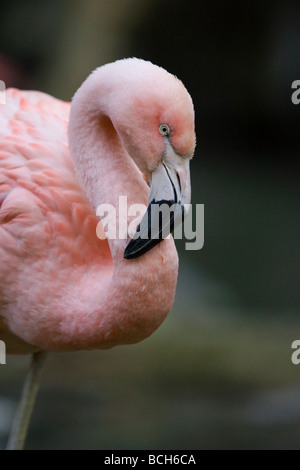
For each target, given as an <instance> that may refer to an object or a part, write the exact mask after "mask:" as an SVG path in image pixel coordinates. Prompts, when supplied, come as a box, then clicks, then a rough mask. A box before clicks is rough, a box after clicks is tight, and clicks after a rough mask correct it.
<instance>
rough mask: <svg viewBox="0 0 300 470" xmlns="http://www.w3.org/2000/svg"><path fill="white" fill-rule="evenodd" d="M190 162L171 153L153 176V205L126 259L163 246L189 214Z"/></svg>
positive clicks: (151, 199)
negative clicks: (157, 246) (165, 239)
mask: <svg viewBox="0 0 300 470" xmlns="http://www.w3.org/2000/svg"><path fill="white" fill-rule="evenodd" d="M190 197H191V189H190V171H189V159H187V158H182V157H179V156H178V155H176V154H175V152H174V151H173V152H167V154H166V156H165V158H164V160H163V161H162V162H160V163H159V165H158V167H157V169H156V170H155V171H154V172H153V173H152V183H151V187H150V193H149V205H148V208H147V211H146V213H145V214H144V216H143V218H142V220H141V222H140V224H139V226H138V227H137V230H136V233H135V235H134V236H133V238H132V239H131V240H130V242H129V243H128V245H127V247H126V249H125V252H124V258H126V259H132V258H137V257H138V256H141V255H143V254H144V253H146V252H147V251H149V250H150V249H151V248H153V247H154V246H156V245H157V244H158V243H160V242H161V241H162V240H163V239H164V238H166V237H167V236H168V235H169V234H170V233H172V232H173V230H174V229H175V227H177V226H178V225H180V224H181V223H182V221H183V219H184V217H185V215H186V211H185V206H184V204H189V203H190Z"/></svg>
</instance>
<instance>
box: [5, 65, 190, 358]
mask: <svg viewBox="0 0 300 470" xmlns="http://www.w3.org/2000/svg"><path fill="white" fill-rule="evenodd" d="M130 61H133V63H132V64H131V65H134V67H136V68H137V70H138V71H139V73H141V74H142V73H143V71H144V72H145V71H147V72H149V70H150V71H151V70H153V67H155V70H154V71H155V73H154V77H155V80H156V85H157V86H159V84H160V81H161V84H164V86H165V88H167V83H166V82H167V81H168V80H169V81H170V83H171V88H172V87H173V88H174V90H176V93H177V95H178V94H179V95H180V93H181V94H182V96H183V98H182V99H183V101H184V100H185V101H186V102H185V103H184V106H185V107H184V106H183V108H184V111H183V117H184V119H185V122H187V121H188V122H187V124H186V125H185V124H184V123H182V120H181V119H180V117H179V115H178V112H176V111H177V109H178V106H179V104H177V105H176V104H174V105H173V109H170V106H168V107H167V109H166V107H165V108H164V103H165V101H166V98H165V97H164V96H163V97H162V99H161V102H160V107H161V109H158V106H156V105H155V103H154V104H153V105H152V104H151V99H152V103H153V96H152V98H151V93H150V95H149V96H148V95H147V96H145V99H144V102H143V103H141V102H140V101H141V99H142V98H141V94H139V93H137V92H136V91H134V90H133V89H131V88H130V86H129V85H128V87H127V88H126V84H125V91H123V92H122V91H121V90H120V89H119V88H118V83H119V82H118V80H119V79H120V73H121V75H122V74H124V73H125V72H126V70H125V69H126V67H125V66H124V63H125V62H126V61H119V63H121V64H120V65H119V66H117V67H115V69H116V72H114V68H113V69H112V70H110V68H109V67H108V66H104V67H100V68H99V69H97V70H96V72H94V73H93V74H92V75H91V76H90V77H89V78H88V79H87V81H86V82H85V84H84V85H83V86H82V87H81V89H79V91H78V92H77V94H76V95H75V97H74V100H73V104H72V112H73V118H72V119H70V121H69V116H70V103H66V102H62V101H60V100H57V99H55V98H53V97H51V96H49V95H46V94H44V93H40V92H30V91H19V90H16V89H9V90H7V92H6V104H5V105H0V260H1V265H0V339H1V340H4V341H5V343H6V346H7V351H8V352H11V353H31V352H35V351H38V350H42V349H46V350H58V351H60V350H78V349H94V348H100V349H101V348H109V347H112V346H115V345H118V344H127V343H135V342H137V341H140V340H142V339H143V338H145V337H147V336H149V335H150V334H151V333H152V332H153V331H154V330H155V329H156V328H157V327H158V326H159V325H160V324H161V322H162V321H163V319H164V318H165V317H166V315H167V313H168V312H169V310H170V309H171V306H172V303H173V300H174V295H175V289H176V281H177V271H178V257H177V252H176V248H175V245H174V241H173V239H172V238H170V239H166V240H164V241H163V242H161V243H159V244H158V245H157V246H155V247H154V248H152V249H151V250H150V251H149V252H147V253H145V254H144V255H143V256H141V257H139V258H136V259H133V260H126V259H124V258H123V255H122V253H123V251H124V248H125V246H126V243H127V241H126V240H121V241H120V240H117V241H107V240H100V239H99V238H97V235H96V226H97V224H98V223H99V219H98V218H97V217H96V212H95V209H96V207H97V205H98V203H100V202H111V203H116V201H117V196H119V195H124V194H125V195H128V197H129V203H133V202H139V203H146V202H147V197H148V192H149V190H148V187H147V184H146V182H145V178H147V179H148V178H149V175H150V174H151V172H152V170H153V168H154V167H155V165H156V160H157V159H158V157H157V155H162V154H163V153H164V149H163V143H162V141H163V140H162V139H161V136H159V135H158V134H155V138H154V137H153V136H152V134H151V131H150V130H149V129H148V130H147V132H146V131H145V139H144V144H146V145H145V147H143V145H144V144H143V142H142V141H141V139H140V138H139V137H140V136H139V132H134V129H137V131H139V129H138V127H139V126H141V124H140V122H141V121H142V122H143V126H145V123H146V124H147V123H148V125H149V126H150V123H152V120H154V119H155V126H158V125H159V122H160V121H161V120H163V122H164V121H166V120H170V117H168V113H169V114H172V113H173V114H174V126H177V128H178V129H179V131H178V132H177V134H175V133H174V140H173V143H174V146H175V147H176V151H177V152H178V153H180V154H181V155H185V154H187V153H188V154H189V155H190V154H191V153H192V152H193V148H194V128H193V109H192V105H191V100H190V98H189V95H188V93H187V92H186V90H185V89H184V87H183V85H182V84H181V82H179V80H177V79H175V78H174V77H173V76H172V75H170V74H168V75H165V74H167V72H165V71H163V72H160V71H161V70H162V69H160V68H158V67H156V66H153V65H152V64H151V65H149V63H146V62H144V61H139V60H138V59H130V60H129V62H127V64H125V65H126V66H127V68H128V67H129V66H130ZM135 61H136V62H135ZM145 64H147V65H145ZM112 65H113V64H110V67H111V66H112ZM118 67H119V69H118ZM120 68H121V72H120ZM157 69H159V70H158V71H157ZM118 70H119V75H118ZM129 70H130V67H129ZM131 75H132V72H130V73H129V76H131ZM135 75H136V73H135ZM150 75H151V73H150ZM122 76H123V75H122ZM147 76H148V78H147V80H148V79H149V73H148V75H147ZM110 77H113V78H112V79H110ZM118 77H119V78H118ZM171 77H172V78H171ZM132 80H133V79H128V83H131V81H132ZM135 80H137V79H135ZM175 80H176V82H175ZM96 82H97V83H99V85H98V86H99V88H100V89H101V90H102V92H101V93H102V94H103V97H102V94H101V93H100V92H99V93H98V92H95V90H96V88H95V87H96V85H97V84H96ZM137 83H140V82H137ZM100 85H101V86H100ZM133 88H134V87H133ZM142 90H145V88H143V87H141V90H140V91H142ZM162 91H163V92H164V93H167V92H166V91H164V89H163V90H162ZM174 93H175V92H174V91H173V92H172V96H173V98H174V96H175V95H176V93H175V95H174ZM98 95H99V96H98ZM179 95H178V96H179ZM104 96H105V97H107V99H106V98H104ZM133 96H134V97H135V98H134V100H131V101H130V97H133ZM178 96H177V97H178ZM179 97H180V98H181V95H180V96H179ZM109 98H110V100H111V101H113V102H114V103H113V105H112V106H110V105H109V101H108V100H109ZM116 98H118V103H117V102H116ZM167 101H169V102H171V101H170V98H168V99H167ZM99 103H102V104H101V105H100V104H99ZM133 103H134V107H135V108H136V109H138V112H137V113H135V114H132V111H129V110H130V109H131V110H132V105H133ZM97 106H98V110H97V113H96V112H95V109H96V107H97ZM149 109H152V111H151V112H150V111H149ZM153 109H154V111H155V112H154V111H153ZM143 110H144V111H145V110H147V112H148V116H146V117H144V119H143V112H142V111H143ZM118 113H119V114H118ZM128 113H129V114H128ZM153 113H154V114H155V117H154V116H153ZM162 113H165V115H164V116H162ZM71 114H72V113H71ZM126 115H127V117H128V116H131V115H132V116H133V117H132V119H129V117H128V119H124V116H125V117H126ZM122 116H123V120H122ZM96 119H97V122H96ZM184 119H183V120H184ZM68 126H69V143H68ZM186 127H187V128H188V130H186ZM155 128H156V127H155ZM181 128H182V129H181ZM180 129H181V130H180ZM69 147H70V149H69ZM145 148H146V149H147V152H144V149H145ZM70 151H71V155H72V158H71V155H70ZM87 154H88V156H87ZM143 157H144V158H145V160H147V161H145V160H143ZM141 172H143V174H144V176H145V177H144V176H143V175H142V173H141Z"/></svg>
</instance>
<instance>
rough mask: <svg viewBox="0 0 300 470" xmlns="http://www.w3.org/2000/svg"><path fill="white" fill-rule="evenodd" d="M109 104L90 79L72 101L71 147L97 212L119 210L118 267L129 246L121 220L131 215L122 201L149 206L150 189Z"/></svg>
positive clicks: (111, 243) (113, 248)
mask: <svg viewBox="0 0 300 470" xmlns="http://www.w3.org/2000/svg"><path fill="white" fill-rule="evenodd" d="M99 72H100V71H98V73H99ZM94 75H97V73H95V72H94ZM107 95H108V97H109V93H107ZM107 101H108V100H107V96H106V93H105V88H104V90H103V91H102V93H99V81H97V80H95V77H94V76H93V75H92V76H90V77H89V78H88V79H87V80H86V82H84V84H83V85H82V86H81V87H80V89H79V90H78V91H77V93H76V95H75V97H74V99H73V102H72V106H71V115H70V122H69V146H70V151H71V156H72V158H73V161H74V164H75V170H76V173H77V176H78V178H79V181H80V183H81V185H82V187H83V189H84V191H85V194H86V196H87V198H88V199H89V202H90V204H91V205H92V207H93V209H94V210H95V211H96V210H97V208H98V207H99V206H100V205H101V204H105V205H107V204H109V205H110V207H112V208H114V209H115V210H116V227H115V228H116V235H117V236H116V239H112V238H109V239H108V242H109V246H110V250H111V254H112V257H113V260H114V264H117V263H119V262H120V261H121V260H122V259H123V254H124V250H125V247H126V245H127V243H128V240H127V238H126V239H124V237H123V238H121V239H120V238H119V224H120V219H121V218H122V219H124V217H126V219H125V220H127V214H126V213H124V212H123V213H120V211H119V198H120V196H122V197H123V198H124V197H126V203H127V207H130V206H131V205H132V204H136V203H140V204H144V205H147V200H148V191H149V188H148V186H147V184H146V182H145V180H144V178H143V176H142V173H141V172H140V171H139V169H138V168H137V166H136V165H135V163H134V162H133V160H132V159H131V157H130V156H129V155H128V153H127V152H126V150H125V148H124V146H123V144H122V142H121V140H120V138H119V136H118V134H117V132H116V130H115V128H114V126H113V123H112V121H111V120H110V117H109V103H108V102H107ZM124 208H125V206H124ZM127 223H130V219H128V221H127ZM122 226H124V220H122Z"/></svg>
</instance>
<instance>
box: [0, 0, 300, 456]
mask: <svg viewBox="0 0 300 470" xmlns="http://www.w3.org/2000/svg"><path fill="white" fill-rule="evenodd" d="M129 56H136V57H141V58H144V59H148V60H151V61H152V62H154V63H156V64H158V65H161V66H163V67H164V68H166V69H167V70H168V71H170V72H172V73H174V74H175V75H177V76H178V77H179V78H180V79H181V80H182V81H183V82H184V84H185V85H186V87H187V89H188V90H189V91H190V93H191V95H192V97H193V100H194V104H195V111H196V131H197V141H198V145H197V149H196V154H195V157H194V160H193V161H192V168H191V174H192V190H193V197H192V202H193V203H194V204H195V203H202V204H205V245H204V248H203V249H202V250H200V251H186V250H185V249H184V240H183V241H177V247H178V250H179V252H180V275H179V281H178V289H177V296H176V301H175V304H174V308H173V310H172V312H171V314H170V316H169V317H168V319H167V320H166V321H165V323H164V324H163V325H162V326H161V328H160V329H159V330H158V331H157V332H156V333H155V334H154V335H153V336H152V337H150V338H149V339H147V340H146V341H144V342H143V343H141V344H138V345H134V346H126V347H119V348H115V349H112V350H109V351H97V352H83V353H68V354H51V355H50V356H49V359H48V362H47V365H46V367H45V373H44V377H43V383H42V388H41V392H40V395H39V397H38V401H37V406H36V409H35V412H34V416H33V421H32V426H31V428H30V432H29V437H28V441H27V448H28V449H78V448H81V449H166V448H168V449H274V448H280V449H288V448H299V447H300V444H299V442H300V365H299V366H295V365H293V364H292V362H291V354H292V349H291V343H292V341H293V340H295V339H300V318H299V308H300V288H299V265H300V221H299V182H300V176H299V155H300V139H299V121H300V105H299V106H295V105H293V104H292V102H291V95H292V91H293V90H292V89H291V84H292V82H293V81H294V80H300V5H299V1H298V0H266V1H264V2H261V1H258V0H239V1H238V0H226V1H225V0H190V1H189V2H182V1H180V0H172V1H171V0H163V1H161V0H143V1H142V2H141V1H139V0H111V1H106V0H72V1H70V0H43V1H40V0H26V1H23V0H22V1H21V0H9V1H8V0H2V2H1V14H0V79H1V80H3V81H4V82H5V83H6V84H7V86H16V87H19V88H24V89H39V90H42V91H44V92H47V93H50V94H53V95H55V96H56V97H58V98H61V99H64V100H70V99H71V97H72V95H73V94H74V92H75V90H76V89H77V88H78V87H79V85H80V84H81V82H82V81H83V80H84V79H85V78H86V76H87V75H88V74H89V72H90V71H91V70H93V69H94V68H96V67H97V66H99V65H101V64H104V63H106V62H110V61H114V60H116V59H119V58H123V57H129ZM28 360H29V358H28V357H13V356H8V358H7V365H6V366H4V365H2V366H0V448H2V447H3V446H4V444H5V441H6V439H7V433H8V429H9V427H10V424H11V420H12V416H13V412H14V409H15V406H16V402H17V399H18V397H19V394H20V389H21V384H22V381H23V378H24V375H25V372H26V369H27V365H28Z"/></svg>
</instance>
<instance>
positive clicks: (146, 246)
mask: <svg viewBox="0 0 300 470" xmlns="http://www.w3.org/2000/svg"><path fill="white" fill-rule="evenodd" d="M161 240H162V239H146V240H143V239H141V238H137V239H136V240H134V239H132V240H130V242H129V243H128V245H127V246H126V248H125V251H124V258H125V259H134V258H138V257H139V256H141V255H143V254H144V253H146V252H147V251H149V250H150V249H151V248H153V247H154V246H155V245H157V244H158V243H159V242H161Z"/></svg>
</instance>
